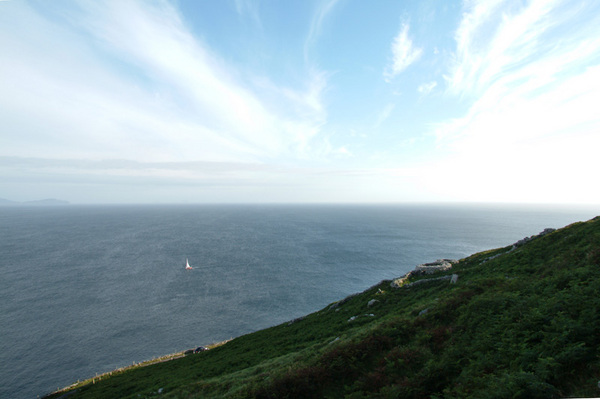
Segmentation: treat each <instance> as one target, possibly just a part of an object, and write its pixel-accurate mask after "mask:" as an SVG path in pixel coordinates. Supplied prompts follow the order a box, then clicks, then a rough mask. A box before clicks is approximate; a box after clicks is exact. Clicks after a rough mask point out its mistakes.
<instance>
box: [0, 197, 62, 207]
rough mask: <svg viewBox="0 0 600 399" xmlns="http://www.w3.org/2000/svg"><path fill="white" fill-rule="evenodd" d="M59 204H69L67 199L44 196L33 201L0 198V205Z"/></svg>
mask: <svg viewBox="0 0 600 399" xmlns="http://www.w3.org/2000/svg"><path fill="white" fill-rule="evenodd" d="M61 205H69V201H64V200H59V199H54V198H46V199H42V200H35V201H23V202H19V201H11V200H7V199H5V198H0V206H61Z"/></svg>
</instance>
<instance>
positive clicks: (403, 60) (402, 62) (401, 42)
mask: <svg viewBox="0 0 600 399" xmlns="http://www.w3.org/2000/svg"><path fill="white" fill-rule="evenodd" d="M409 28H410V26H409V24H407V23H403V24H402V27H401V28H400V31H399V32H398V34H397V35H396V37H395V38H394V40H393V42H392V46H391V50H392V64H391V65H389V66H388V67H387V68H386V70H385V71H384V77H385V80H386V81H388V82H389V81H391V80H392V79H393V78H394V77H395V76H396V75H398V74H400V73H401V72H402V71H404V70H405V69H406V68H407V67H408V66H409V65H410V64H412V63H414V62H415V61H417V60H418V59H419V58H420V57H421V54H422V53H423V50H422V49H420V48H418V47H414V46H413V43H412V39H411V38H409V37H408V30H409Z"/></svg>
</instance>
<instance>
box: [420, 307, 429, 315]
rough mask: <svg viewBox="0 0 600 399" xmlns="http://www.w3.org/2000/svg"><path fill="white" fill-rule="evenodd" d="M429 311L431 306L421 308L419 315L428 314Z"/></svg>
mask: <svg viewBox="0 0 600 399" xmlns="http://www.w3.org/2000/svg"><path fill="white" fill-rule="evenodd" d="M427 312H429V308H427V309H423V310H421V311H420V312H419V316H423V315H425V314H427Z"/></svg>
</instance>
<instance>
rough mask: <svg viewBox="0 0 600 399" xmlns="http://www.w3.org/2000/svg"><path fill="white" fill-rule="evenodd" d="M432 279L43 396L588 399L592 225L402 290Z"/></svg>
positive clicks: (593, 353) (599, 222) (595, 244)
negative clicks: (451, 280)
mask: <svg viewBox="0 0 600 399" xmlns="http://www.w3.org/2000/svg"><path fill="white" fill-rule="evenodd" d="M444 274H458V275H459V280H458V282H457V283H456V284H450V283H449V281H448V280H437V281H430V282H427V283H424V284H419V285H414V286H404V287H400V288H392V287H391V285H390V281H383V282H381V283H380V284H378V285H376V286H374V287H372V288H370V289H368V290H366V291H364V292H362V293H359V294H357V295H354V296H352V297H349V298H347V299H346V300H343V301H340V302H338V303H335V304H332V305H330V306H327V307H325V308H324V309H322V310H320V311H318V312H315V313H312V314H310V315H307V316H306V317H304V318H302V319H299V320H296V321H294V322H290V323H284V324H281V325H279V326H275V327H272V328H268V329H265V330H261V331H258V332H255V333H252V334H248V335H244V336H241V337H238V338H236V339H233V340H231V341H230V342H227V343H226V344H224V345H220V346H218V347H215V348H213V349H211V350H209V351H207V352H202V353H199V354H194V355H190V356H185V357H180V358H177V359H174V360H169V361H161V362H159V361H155V362H154V363H153V364H150V365H143V366H144V367H141V365H140V366H138V367H132V368H128V369H125V370H119V371H117V372H113V373H109V374H108V375H103V376H102V378H100V379H99V380H95V379H94V381H93V382H92V383H90V381H87V382H85V383H80V384H78V385H76V386H72V387H69V389H67V390H66V391H63V392H58V393H55V394H52V395H50V396H49V398H57V397H60V396H61V395H65V394H69V398H107V397H119V398H143V397H158V396H160V397H165V398H223V397H225V398H296V397H303V398H310V397H315V398H317V397H318V398H325V397H330V398H337V397H348V398H372V397H380V398H388V397H390V398H391V397H394V398H395V397H407V398H411V397H414V398H422V397H432V398H436V397H438V398H441V397H445V398H463V397H469V398H471V397H475V398H476V397H486V398H487V397H499V398H501V397H523V398H536V397H540V398H541V397H544V398H551V397H566V396H579V397H585V396H599V395H600V389H599V388H598V381H599V380H600V357H599V354H600V348H599V345H600V296H599V295H598V293H599V292H600V218H595V219H593V220H591V221H589V222H586V223H576V224H573V225H571V226H568V227H566V228H564V229H560V230H557V231H555V232H552V233H550V234H547V235H544V236H541V237H538V238H535V239H533V240H530V241H528V242H527V243H525V244H523V245H521V246H519V247H517V248H512V247H506V248H499V249H495V250H490V251H485V252H481V253H478V254H474V255H472V256H470V257H468V258H465V259H462V260H461V261H460V262H459V263H458V264H457V265H454V266H453V268H452V269H451V270H450V271H447V272H442V273H440V274H435V275H431V276H414V277H412V276H411V278H410V279H409V281H415V280H417V279H422V278H435V277H439V276H441V275H444ZM372 299H375V300H377V302H375V303H374V304H373V305H372V306H368V303H369V301H371V300H372ZM159 391H160V394H159Z"/></svg>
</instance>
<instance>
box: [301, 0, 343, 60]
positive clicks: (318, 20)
mask: <svg viewBox="0 0 600 399" xmlns="http://www.w3.org/2000/svg"><path fill="white" fill-rule="evenodd" d="M338 1H339V0H322V1H321V2H320V3H319V5H318V7H317V10H316V12H315V14H314V16H313V18H312V20H311V23H310V28H309V31H308V36H307V37H306V41H305V42H304V62H305V63H306V64H309V63H310V62H309V59H310V56H309V53H310V51H311V50H312V47H313V46H314V45H315V43H316V41H317V39H318V37H319V36H320V35H321V30H322V29H323V23H324V21H325V19H326V18H327V15H328V14H329V13H331V11H332V10H333V8H334V7H335V5H336V4H337V2H338Z"/></svg>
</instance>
